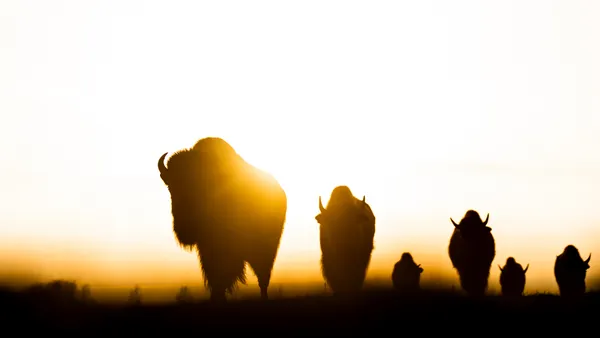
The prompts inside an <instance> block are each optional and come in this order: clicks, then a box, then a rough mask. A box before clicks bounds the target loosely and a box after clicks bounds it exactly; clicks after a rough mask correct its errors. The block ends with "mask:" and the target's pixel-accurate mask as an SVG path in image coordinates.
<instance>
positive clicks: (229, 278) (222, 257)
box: [199, 250, 246, 302]
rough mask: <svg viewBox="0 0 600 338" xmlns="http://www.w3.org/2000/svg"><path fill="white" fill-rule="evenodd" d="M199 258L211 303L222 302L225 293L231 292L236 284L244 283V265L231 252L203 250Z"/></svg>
mask: <svg viewBox="0 0 600 338" xmlns="http://www.w3.org/2000/svg"><path fill="white" fill-rule="evenodd" d="M199 258H200V265H201V267H202V272H203V275H204V280H205V284H206V285H207V286H208V289H209V290H210V298H211V301H214V302H224V301H225V300H226V293H227V292H232V291H233V290H234V289H235V287H236V285H237V283H238V282H242V283H245V281H246V280H245V275H246V271H245V269H244V265H245V263H244V260H243V259H241V258H239V256H237V255H234V254H232V253H231V252H223V251H221V252H210V251H208V250H203V251H201V252H200V254H199Z"/></svg>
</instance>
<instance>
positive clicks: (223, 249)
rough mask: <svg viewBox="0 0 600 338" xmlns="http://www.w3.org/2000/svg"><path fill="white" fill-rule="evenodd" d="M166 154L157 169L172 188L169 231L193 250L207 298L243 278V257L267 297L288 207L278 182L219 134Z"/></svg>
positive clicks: (222, 295) (218, 297)
mask: <svg viewBox="0 0 600 338" xmlns="http://www.w3.org/2000/svg"><path fill="white" fill-rule="evenodd" d="M166 156H167V153H165V154H163V155H162V156H161V157H160V159H159V160H158V169H159V171H160V177H161V178H162V180H163V182H164V183H165V184H166V185H167V187H168V189H169V192H170V194H171V213H172V215H173V232H174V233H175V236H176V238H177V241H178V242H179V244H180V245H181V246H182V247H183V248H184V249H186V250H189V251H193V250H194V249H195V250H196V251H197V254H198V257H199V260H200V265H201V269H202V274H203V276H204V281H205V286H207V288H208V289H209V291H210V294H211V299H212V300H213V301H225V299H226V293H231V292H232V291H233V290H234V289H235V287H236V286H237V283H238V282H240V283H243V284H245V283H246V270H245V267H246V263H248V264H249V265H250V267H251V268H252V269H253V270H254V273H255V274H256V276H257V279H258V285H259V287H260V292H261V297H262V298H263V299H267V298H268V296H267V289H268V287H269V282H270V279H271V271H272V269H273V264H274V262H275V258H276V256H277V251H278V249H279V243H280V239H281V235H282V233H283V228H284V223H285V218H286V212H287V197H286V194H285V192H284V190H283V189H282V187H281V186H280V184H279V183H278V182H277V180H276V179H275V178H274V177H273V176H271V175H270V174H268V173H266V172H264V171H262V170H260V169H258V168H256V167H254V166H252V165H251V164H249V163H247V162H246V161H245V160H244V159H243V158H242V157H241V156H240V155H239V154H237V153H236V151H235V150H234V149H233V147H231V145H229V144H228V143H227V142H225V141H224V140H223V139H221V138H217V137H207V138H203V139H201V140H199V141H198V142H196V144H195V145H194V146H193V147H192V148H190V149H184V150H180V151H177V152H176V153H174V154H173V155H172V156H171V158H170V159H169V160H168V162H167V164H166V165H165V164H164V159H165V157H166Z"/></svg>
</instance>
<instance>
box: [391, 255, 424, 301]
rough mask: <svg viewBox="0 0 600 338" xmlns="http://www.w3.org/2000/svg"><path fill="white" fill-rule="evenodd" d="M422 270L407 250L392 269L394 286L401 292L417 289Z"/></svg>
mask: <svg viewBox="0 0 600 338" xmlns="http://www.w3.org/2000/svg"><path fill="white" fill-rule="evenodd" d="M422 272H423V268H422V267H421V265H420V264H419V265H417V263H415V261H414V259H413V257H412V255H411V254H410V253H409V252H405V253H403V254H402V257H400V260H399V261H398V262H397V263H396V264H395V265H394V270H393V271H392V283H393V285H394V288H395V289H396V290H398V291H402V292H411V291H418V290H419V289H420V285H419V284H420V282H421V273H422Z"/></svg>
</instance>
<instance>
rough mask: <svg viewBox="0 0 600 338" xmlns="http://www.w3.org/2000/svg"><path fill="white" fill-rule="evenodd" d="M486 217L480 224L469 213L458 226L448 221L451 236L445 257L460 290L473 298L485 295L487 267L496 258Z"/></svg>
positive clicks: (474, 212) (488, 268)
mask: <svg viewBox="0 0 600 338" xmlns="http://www.w3.org/2000/svg"><path fill="white" fill-rule="evenodd" d="M489 217H490V215H489V214H488V215H487V217H486V218H485V221H482V220H481V217H479V213H477V211H475V210H468V211H467V212H466V213H465V216H464V217H463V218H462V220H461V221H460V223H458V224H456V222H454V220H453V219H452V218H450V221H451V222H452V224H454V232H452V237H451V238H450V245H449V246H448V255H449V256H450V260H451V261H452V266H453V267H454V268H455V269H456V271H457V272H458V275H459V278H460V285H461V287H462V288H463V290H464V291H466V292H467V294H469V295H472V296H482V295H484V294H485V290H486V289H487V285H488V278H489V275H490V267H491V265H492V261H493V260H494V257H495V256H496V243H495V241H494V236H492V232H491V231H492V228H490V227H488V226H487V223H488V220H489Z"/></svg>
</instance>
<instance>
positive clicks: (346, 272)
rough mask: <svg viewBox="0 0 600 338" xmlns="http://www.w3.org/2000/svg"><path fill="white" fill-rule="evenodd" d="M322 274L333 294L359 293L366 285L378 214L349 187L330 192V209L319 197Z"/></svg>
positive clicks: (318, 220)
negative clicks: (325, 206)
mask: <svg viewBox="0 0 600 338" xmlns="http://www.w3.org/2000/svg"><path fill="white" fill-rule="evenodd" d="M319 210H320V211H321V212H320V213H319V214H318V215H317V216H315V219H316V220H317V222H318V223H319V224H320V244H321V271H322V273H323V277H324V279H325V281H326V282H327V284H328V285H329V287H330V288H331V290H332V291H333V293H334V294H338V295H339V294H348V293H353V292H356V291H359V290H360V289H361V288H362V286H363V283H364V280H365V277H366V274H367V269H368V267H369V262H370V261H371V253H372V252H373V248H374V247H373V239H374V237H375V215H374V214H373V211H372V210H371V207H370V206H369V204H367V202H366V201H365V197H364V196H363V199H362V200H359V199H357V198H356V197H354V195H352V192H351V191H350V188H348V187H347V186H338V187H336V188H334V189H333V191H332V192H331V197H330V198H329V202H328V203H327V208H324V207H323V203H322V202H321V197H320V196H319Z"/></svg>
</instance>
